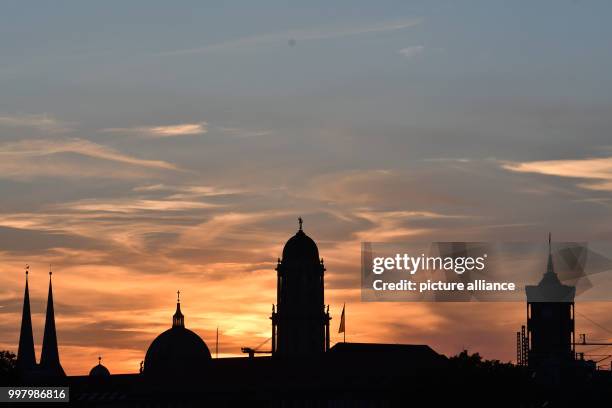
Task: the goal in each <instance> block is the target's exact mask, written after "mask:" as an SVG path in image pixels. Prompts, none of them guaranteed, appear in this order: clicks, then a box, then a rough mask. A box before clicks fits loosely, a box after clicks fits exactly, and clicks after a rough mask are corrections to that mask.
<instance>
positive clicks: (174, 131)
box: [102, 121, 208, 139]
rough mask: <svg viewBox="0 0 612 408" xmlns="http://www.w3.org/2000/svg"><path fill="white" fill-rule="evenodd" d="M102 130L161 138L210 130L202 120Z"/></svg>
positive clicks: (201, 133)
mask: <svg viewBox="0 0 612 408" xmlns="http://www.w3.org/2000/svg"><path fill="white" fill-rule="evenodd" d="M102 131H103V132H105V133H120V134H129V135H138V136H141V137H151V138H160V139H161V138H166V137H178V136H194V135H203V134H205V133H207V132H208V123H207V122H205V121H201V122H195V123H179V124H174V125H162V126H134V127H123V128H106V129H103V130H102Z"/></svg>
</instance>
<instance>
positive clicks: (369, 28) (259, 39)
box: [157, 18, 423, 56]
mask: <svg viewBox="0 0 612 408" xmlns="http://www.w3.org/2000/svg"><path fill="white" fill-rule="evenodd" d="M422 21H423V20H422V19H421V18H409V19H403V20H396V21H386V22H380V23H374V24H360V25H350V26H347V25H345V26H334V27H319V28H313V29H303V30H289V31H284V32H277V33H267V34H260V35H253V36H245V37H240V38H236V39H234V40H228V41H221V42H218V43H213V44H208V45H204V46H202V47H195V48H186V49H180V50H174V51H166V52H161V53H159V54H157V55H158V56H177V55H190V54H205V53H209V52H215V51H225V50H232V49H240V48H249V47H254V46H261V45H271V44H286V43H287V41H291V42H292V43H297V42H300V41H314V40H326V39H331V38H341V37H349V36H356V35H364V34H374V33H380V32H386V31H397V30H403V29H406V28H410V27H414V26H416V25H418V24H420V23H421V22H422Z"/></svg>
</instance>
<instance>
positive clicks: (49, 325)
mask: <svg viewBox="0 0 612 408" xmlns="http://www.w3.org/2000/svg"><path fill="white" fill-rule="evenodd" d="M52 274H53V272H52V271H51V265H49V295H48V297H47V317H46V319H45V333H44V335H43V345H42V353H41V356H40V367H41V368H42V369H43V370H44V371H45V374H47V375H52V376H65V375H66V374H65V373H64V369H63V368H62V365H61V364H60V361H59V351H58V349H57V334H56V332H55V312H54V310H53V286H52V284H51V275H52Z"/></svg>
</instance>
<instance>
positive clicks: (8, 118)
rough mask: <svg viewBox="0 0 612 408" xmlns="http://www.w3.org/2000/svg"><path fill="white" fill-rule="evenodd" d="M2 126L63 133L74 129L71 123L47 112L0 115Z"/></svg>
mask: <svg viewBox="0 0 612 408" xmlns="http://www.w3.org/2000/svg"><path fill="white" fill-rule="evenodd" d="M0 127H10V128H30V129H36V130H39V131H42V132H49V133H63V132H68V131H70V130H72V129H71V127H72V124H71V123H68V122H64V121H61V120H59V119H57V118H55V117H53V116H51V115H49V114H47V113H41V114H17V115H7V114H5V115H0Z"/></svg>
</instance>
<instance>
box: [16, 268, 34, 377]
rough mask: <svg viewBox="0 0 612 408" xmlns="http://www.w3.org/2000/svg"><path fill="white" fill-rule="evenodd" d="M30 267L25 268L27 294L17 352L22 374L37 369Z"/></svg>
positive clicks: (25, 295) (24, 300)
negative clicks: (31, 311)
mask: <svg viewBox="0 0 612 408" xmlns="http://www.w3.org/2000/svg"><path fill="white" fill-rule="evenodd" d="M29 272H30V265H26V267H25V281H26V283H25V292H24V295H23V313H22V315H21V332H20V333H19V349H18V350H17V366H18V367H19V370H20V371H21V372H26V371H30V370H32V369H33V368H34V367H36V356H35V354H34V337H33V336H32V315H31V313H30V290H29V289H28V273H29Z"/></svg>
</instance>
